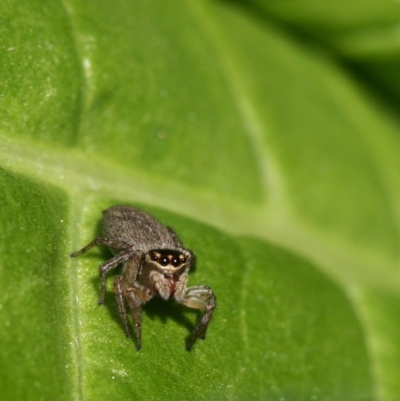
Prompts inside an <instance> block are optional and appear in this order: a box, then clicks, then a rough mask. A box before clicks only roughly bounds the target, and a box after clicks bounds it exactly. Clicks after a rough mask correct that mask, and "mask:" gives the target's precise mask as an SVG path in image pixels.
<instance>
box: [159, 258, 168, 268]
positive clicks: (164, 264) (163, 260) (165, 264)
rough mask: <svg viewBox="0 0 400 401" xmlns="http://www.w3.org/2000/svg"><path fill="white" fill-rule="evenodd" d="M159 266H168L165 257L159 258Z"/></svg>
mask: <svg viewBox="0 0 400 401" xmlns="http://www.w3.org/2000/svg"><path fill="white" fill-rule="evenodd" d="M160 265H161V266H167V265H169V260H168V258H167V257H166V256H163V257H162V258H161V260H160Z"/></svg>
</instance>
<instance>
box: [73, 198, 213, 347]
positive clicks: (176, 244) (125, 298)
mask: <svg viewBox="0 0 400 401" xmlns="http://www.w3.org/2000/svg"><path fill="white" fill-rule="evenodd" d="M95 245H103V246H107V247H109V248H110V250H111V252H112V253H113V254H114V255H115V256H114V257H112V258H111V259H109V260H108V261H106V262H105V263H103V264H102V265H101V266H100V267H99V270H100V281H101V292H100V299H99V304H103V303H104V295H105V291H106V274H107V272H108V271H110V270H111V269H113V268H115V267H116V266H118V265H119V264H122V265H123V269H122V273H121V275H119V276H116V277H115V279H114V291H115V295H116V298H117V303H118V311H119V314H120V316H121V319H122V322H123V325H124V329H125V333H126V335H127V336H130V335H131V333H130V330H129V326H128V320H127V316H126V309H125V304H126V303H127V304H128V305H129V307H130V309H131V312H132V318H133V323H134V326H135V334H136V347H137V349H140V347H141V332H142V330H141V322H142V317H141V305H142V304H144V303H146V302H147V301H149V300H150V299H151V298H153V297H154V296H155V295H159V296H160V297H161V298H163V299H164V300H168V299H170V298H174V299H175V300H176V301H177V302H179V303H181V304H183V305H186V306H188V307H190V308H194V309H200V310H202V311H204V314H203V316H202V318H201V319H200V320H199V322H198V323H197V325H196V327H195V328H194V330H193V333H192V336H191V338H190V340H189V342H188V343H187V346H186V348H187V349H188V350H190V349H191V348H192V346H193V344H194V343H195V341H196V340H197V339H198V338H200V339H204V338H205V335H206V330H207V326H208V323H209V322H210V320H211V317H212V314H213V312H214V309H215V307H216V298H215V295H214V293H213V291H212V290H211V288H209V287H205V286H194V287H187V286H186V284H187V280H188V272H189V269H190V265H191V262H192V259H193V256H192V252H191V251H190V250H188V249H184V248H183V246H182V243H181V242H180V240H179V239H178V237H177V236H176V234H175V233H174V232H173V231H172V230H171V229H170V228H168V227H165V226H163V225H162V224H161V223H160V222H159V221H158V220H156V219H155V218H154V217H152V216H150V215H149V214H147V213H145V212H143V211H141V210H139V209H136V208H133V207H130V206H120V205H117V206H113V207H111V208H109V209H107V210H106V211H105V212H104V217H103V237H97V238H96V239H94V240H93V241H92V242H91V243H89V244H88V245H87V246H85V247H84V248H83V249H81V250H80V251H77V252H74V253H72V254H71V256H72V257H76V256H79V255H82V254H83V253H85V252H87V251H88V250H89V249H91V248H92V247H93V246H95Z"/></svg>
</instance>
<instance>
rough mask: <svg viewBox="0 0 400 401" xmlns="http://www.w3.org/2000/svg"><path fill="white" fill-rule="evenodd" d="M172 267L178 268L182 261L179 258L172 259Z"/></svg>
mask: <svg viewBox="0 0 400 401" xmlns="http://www.w3.org/2000/svg"><path fill="white" fill-rule="evenodd" d="M171 263H172V266H174V267H178V266H179V265H180V264H181V261H180V259H179V258H176V257H175V258H173V259H172V262H171Z"/></svg>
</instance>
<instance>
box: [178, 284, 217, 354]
mask: <svg viewBox="0 0 400 401" xmlns="http://www.w3.org/2000/svg"><path fill="white" fill-rule="evenodd" d="M178 302H180V303H182V304H183V305H186V306H188V307H189V308H193V309H200V310H202V311H204V315H203V316H202V317H201V319H200V320H199V321H198V322H197V324H196V327H195V328H194V330H193V333H192V336H191V338H190V340H189V342H188V343H187V345H186V349H187V350H188V351H190V349H191V348H192V347H193V345H194V343H195V342H196V340H197V339H198V338H200V339H201V340H204V339H205V338H206V331H207V327H208V324H209V323H210V320H211V318H212V315H213V312H214V309H215V307H216V306H217V298H216V297H215V294H214V292H213V290H212V289H211V288H210V287H205V286H194V287H189V288H187V289H186V290H185V293H184V296H183V298H182V299H181V300H178Z"/></svg>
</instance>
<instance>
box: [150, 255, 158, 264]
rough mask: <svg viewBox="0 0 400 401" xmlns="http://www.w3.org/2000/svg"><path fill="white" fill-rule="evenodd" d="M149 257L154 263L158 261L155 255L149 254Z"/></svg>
mask: <svg viewBox="0 0 400 401" xmlns="http://www.w3.org/2000/svg"><path fill="white" fill-rule="evenodd" d="M150 257H151V260H154V262H156V261H157V260H158V256H157V254H156V253H151V254H150Z"/></svg>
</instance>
